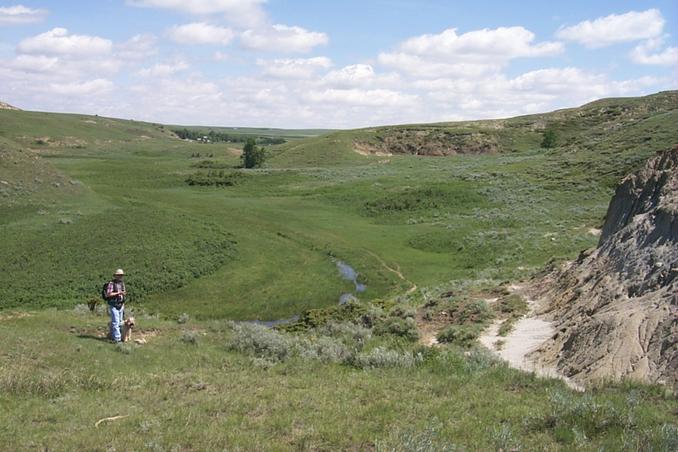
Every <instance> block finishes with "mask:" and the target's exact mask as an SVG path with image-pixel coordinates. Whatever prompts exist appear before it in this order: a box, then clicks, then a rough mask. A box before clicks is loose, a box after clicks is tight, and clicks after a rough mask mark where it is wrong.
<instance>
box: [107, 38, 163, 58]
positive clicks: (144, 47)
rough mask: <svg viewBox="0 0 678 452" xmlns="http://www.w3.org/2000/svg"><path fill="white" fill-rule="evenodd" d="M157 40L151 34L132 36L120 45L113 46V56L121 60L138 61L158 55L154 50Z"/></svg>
mask: <svg viewBox="0 0 678 452" xmlns="http://www.w3.org/2000/svg"><path fill="white" fill-rule="evenodd" d="M156 41H157V38H156V37H155V36H154V35H152V34H140V35H136V36H133V37H132V38H130V39H128V40H127V41H125V42H123V43H122V44H117V45H116V46H115V54H116V56H117V57H119V58H121V59H123V60H129V61H139V60H143V59H146V58H148V57H150V56H153V55H155V54H156V53H158V50H157V49H156V48H155V43H156Z"/></svg>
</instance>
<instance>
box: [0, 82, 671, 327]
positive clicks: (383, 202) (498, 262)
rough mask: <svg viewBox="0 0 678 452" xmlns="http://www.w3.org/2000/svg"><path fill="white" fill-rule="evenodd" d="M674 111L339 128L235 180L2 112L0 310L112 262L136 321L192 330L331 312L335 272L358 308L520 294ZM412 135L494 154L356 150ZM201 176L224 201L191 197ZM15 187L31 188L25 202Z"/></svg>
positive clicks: (115, 128) (94, 120)
mask: <svg viewBox="0 0 678 452" xmlns="http://www.w3.org/2000/svg"><path fill="white" fill-rule="evenodd" d="M677 99H678V95H677V94H676V92H667V93H659V94H657V95H653V96H648V97H645V98H637V99H636V98H634V99H609V100H604V101H599V102H594V103H592V104H589V105H586V106H584V107H582V108H580V109H570V110H563V111H558V112H554V113H548V114H544V115H535V116H528V117H520V118H514V119H508V120H498V121H476V122H464V123H446V124H438V125H435V124H434V125H422V126H394V127H383V128H375V129H363V130H358V131H343V132H336V133H331V134H328V135H323V136H320V137H313V138H307V139H304V140H298V141H295V142H290V143H287V144H285V145H282V146H280V147H279V148H277V149H276V150H274V151H272V152H271V153H272V156H271V158H270V159H269V161H268V163H267V166H266V168H264V169H261V170H253V171H241V170H237V169H235V167H236V165H237V163H238V156H237V155H235V154H234V153H233V152H232V145H230V144H226V145H224V144H211V145H204V144H198V143H190V142H185V141H182V140H178V139H177V138H176V137H175V136H174V135H173V134H172V133H171V132H170V131H169V130H168V129H167V127H164V126H162V125H158V124H150V123H142V122H135V121H126V120H116V119H110V118H100V117H91V116H83V115H64V114H50V113H36V112H22V111H8V110H4V111H0V139H2V140H3V141H2V149H3V152H4V153H5V154H6V155H10V154H8V153H11V155H12V156H15V160H14V162H12V163H9V162H10V160H11V159H10V158H3V165H4V166H3V168H10V167H11V168H12V169H11V171H10V170H9V169H5V170H3V173H2V177H3V178H6V179H11V180H7V181H6V182H8V185H3V187H0V189H2V190H4V191H3V194H4V197H3V198H2V201H0V202H3V204H2V205H3V207H2V208H3V209H5V210H4V213H5V215H3V218H4V221H3V224H2V228H3V230H2V232H3V235H4V236H5V237H7V240H6V243H7V246H4V247H3V248H2V250H0V262H2V264H0V265H2V268H1V269H0V270H2V271H1V273H0V274H1V275H2V276H0V279H3V280H0V283H1V284H0V304H1V305H2V306H3V307H5V308H7V307H20V306H24V307H32V306H60V307H64V306H73V305H75V304H77V303H81V302H83V301H86V300H87V299H88V298H89V297H92V296H96V292H97V288H98V286H99V285H100V283H101V281H102V279H104V280H105V278H107V277H108V273H110V271H111V269H112V268H117V267H119V266H122V267H125V268H126V269H127V270H128V271H129V277H130V287H132V288H133V289H132V291H133V292H134V293H133V296H134V298H136V299H137V301H138V302H140V303H143V305H144V306H146V307H147V308H148V309H150V310H153V311H156V312H159V313H161V314H164V315H168V316H175V315H178V314H180V313H182V312H184V311H185V312H189V313H191V314H192V315H195V316H198V317H200V318H214V317H217V318H218V317H229V318H262V319H274V318H282V317H288V316H290V315H293V314H298V313H300V312H301V311H303V310H304V309H308V308H314V307H323V306H331V305H333V304H335V303H336V302H337V300H338V299H339V296H340V295H341V294H342V293H347V292H351V291H352V289H353V286H352V283H351V282H350V281H346V280H344V279H342V278H341V277H340V275H339V273H338V271H337V269H336V266H335V263H334V261H333V260H332V259H333V257H334V258H337V259H340V260H343V261H345V262H348V263H349V264H350V265H351V266H353V267H354V268H355V270H356V271H357V272H358V273H359V274H360V276H359V279H360V282H362V283H364V284H366V285H367V291H366V292H365V293H363V294H360V296H361V297H362V298H364V299H368V300H369V299H376V298H382V297H387V296H391V295H394V294H398V293H400V292H401V291H402V290H404V289H406V288H408V287H410V285H412V284H416V285H418V286H420V287H426V286H429V287H432V286H439V285H450V286H457V285H468V284H471V285H475V286H483V285H490V286H491V285H492V284H495V283H496V282H498V281H503V280H506V279H511V278H520V277H522V276H525V275H527V274H529V273H530V272H531V271H534V270H535V269H538V268H540V267H541V266H542V265H543V264H544V263H545V262H546V261H548V260H549V259H552V258H571V257H572V256H574V255H576V253H577V252H578V251H579V250H580V249H582V248H586V247H588V246H591V245H593V244H594V243H595V241H596V237H595V236H593V235H592V234H590V233H589V230H590V229H591V228H594V227H597V226H599V225H600V224H601V218H602V215H604V212H605V208H606V206H607V203H608V200H609V196H610V193H611V192H610V190H611V187H613V186H614V184H615V182H616V181H617V180H618V179H619V178H620V177H621V176H622V175H624V174H626V173H627V172H629V171H630V170H631V169H632V168H634V167H635V166H637V165H639V164H640V163H641V162H642V161H644V159H645V158H647V157H648V156H649V155H651V154H652V153H654V152H655V151H657V150H660V149H665V148H667V147H669V146H670V145H672V144H673V143H675V142H677V141H678V136H676V129H675V127H673V125H674V124H675V123H676V119H678V118H676V116H677V115H678V109H677V106H678V101H677ZM547 128H551V129H554V130H555V131H556V134H557V146H556V147H555V148H553V149H549V150H545V149H541V148H539V141H540V139H541V136H542V134H543V130H545V129H547ZM413 130H414V131H415V132H411V131H413ZM422 130H428V131H432V132H431V133H430V135H431V136H435V137H438V135H437V134H440V133H444V134H447V135H446V136H451V135H454V134H466V133H467V132H468V131H469V130H475V131H476V132H477V133H481V132H482V133H483V134H486V135H488V136H491V137H492V138H491V140H493V141H494V142H496V143H497V149H496V150H494V151H493V152H491V153H480V154H478V153H476V152H473V153H471V154H469V155H467V154H464V153H460V154H459V155H457V156H454V157H450V158H433V157H421V156H416V155H409V154H406V155H400V154H394V155H392V156H390V157H385V156H383V155H381V156H377V155H375V156H372V155H362V154H359V153H357V152H355V151H354V149H353V147H354V146H355V143H356V142H358V141H360V142H364V143H368V142H371V143H377V142H380V141H379V139H378V137H379V136H382V137H383V136H390V135H393V134H395V135H397V136H399V137H401V136H405V137H406V136H407V135H408V134H411V133H415V135H416V134H418V133H419V131H422ZM476 132H474V133H476ZM450 134H451V135H450ZM492 134H494V135H492ZM422 136H423V135H422ZM399 139H405V138H399ZM436 139H438V138H436ZM415 143H416V141H415ZM198 153H200V154H201V155H203V156H205V155H210V154H211V155H213V157H211V158H207V159H205V158H204V157H203V158H195V157H194V156H195V155H197V154H198ZM5 154H3V155H5ZM17 156H25V158H20V157H17ZM212 168H217V169H215V170H214V171H215V174H216V172H218V171H221V172H222V173H223V175H222V176H220V177H222V178H224V179H225V180H227V181H229V183H230V182H231V181H236V183H235V185H231V186H227V187H222V188H215V187H197V186H190V185H188V184H186V182H185V181H186V179H187V178H189V177H191V176H193V175H195V174H196V173H201V172H202V173H206V172H208V171H211V170H212ZM39 173H44V174H45V175H44V176H40V175H39ZM36 174H38V176H37V177H36ZM3 180H4V179H3ZM15 180H17V181H23V182H21V184H24V185H23V186H25V185H27V184H28V183H29V181H30V180H33V181H34V182H31V183H34V184H38V182H35V180H41V181H42V182H41V183H39V184H38V185H35V187H33V188H31V189H23V191H21V190H18V189H17V188H16V187H17V186H18V185H16V183H15V182H14V181H15ZM8 186H9V187H10V188H9V189H8V188H7V187H8ZM43 188H44V189H43ZM20 193H23V194H20ZM83 236H84V237H86V239H85V240H83V239H82V237H83ZM25 269H32V271H31V272H26V271H25ZM394 269H399V271H400V274H398V273H397V272H394V271H392V270H394ZM55 275H60V276H59V277H58V278H56V279H57V280H56V281H55ZM401 276H402V278H401ZM57 294H58V295H57ZM356 295H357V294H356Z"/></svg>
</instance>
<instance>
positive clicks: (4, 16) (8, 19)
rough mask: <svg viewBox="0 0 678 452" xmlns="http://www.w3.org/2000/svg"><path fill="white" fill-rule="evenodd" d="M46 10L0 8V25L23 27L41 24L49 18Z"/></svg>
mask: <svg viewBox="0 0 678 452" xmlns="http://www.w3.org/2000/svg"><path fill="white" fill-rule="evenodd" d="M47 14H48V11H47V10H46V9H32V8H27V7H25V6H23V5H15V6H2V7H0V25H21V24H30V23H34V22H40V21H42V20H43V19H44V18H45V17H47Z"/></svg>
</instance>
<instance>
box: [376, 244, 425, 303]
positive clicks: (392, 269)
mask: <svg viewBox="0 0 678 452" xmlns="http://www.w3.org/2000/svg"><path fill="white" fill-rule="evenodd" d="M367 252H368V253H369V255H370V256H372V257H374V258H375V259H376V260H378V261H379V263H380V264H381V265H382V267H384V268H385V269H386V270H388V271H390V272H391V273H393V274H395V275H396V276H397V277H398V278H400V279H401V280H402V281H405V282H406V283H407V284H409V285H410V288H409V289H407V292H405V294H406V295H409V294H411V293H413V292H414V291H415V290H417V285H416V284H415V283H413V282H412V281H410V280H409V279H407V278H405V276H404V275H403V274H402V273H401V271H400V266H398V268H397V269H395V268H393V267H390V266H389V265H388V264H387V263H386V262H384V260H383V259H382V258H381V257H379V255H377V254H375V253H373V252H372V251H369V250H367Z"/></svg>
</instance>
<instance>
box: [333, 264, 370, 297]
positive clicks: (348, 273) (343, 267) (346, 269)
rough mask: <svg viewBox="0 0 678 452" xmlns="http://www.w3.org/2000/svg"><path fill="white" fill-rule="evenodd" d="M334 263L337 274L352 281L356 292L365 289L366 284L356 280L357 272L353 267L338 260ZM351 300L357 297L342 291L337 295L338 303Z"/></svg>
mask: <svg viewBox="0 0 678 452" xmlns="http://www.w3.org/2000/svg"><path fill="white" fill-rule="evenodd" d="M334 263H335V264H336V266H337V269H338V270H339V274H341V277H342V278H344V279H345V280H347V281H351V282H352V283H353V285H354V286H355V291H356V293H362V292H365V291H366V290H367V286H366V285H365V284H363V283H361V282H360V281H358V272H357V271H355V270H354V269H353V267H351V266H350V265H348V264H347V263H346V262H344V261H340V260H335V261H334ZM352 300H357V297H356V296H355V295H354V294H352V293H343V294H341V296H340V297H339V304H346V303H348V302H349V301H352Z"/></svg>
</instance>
